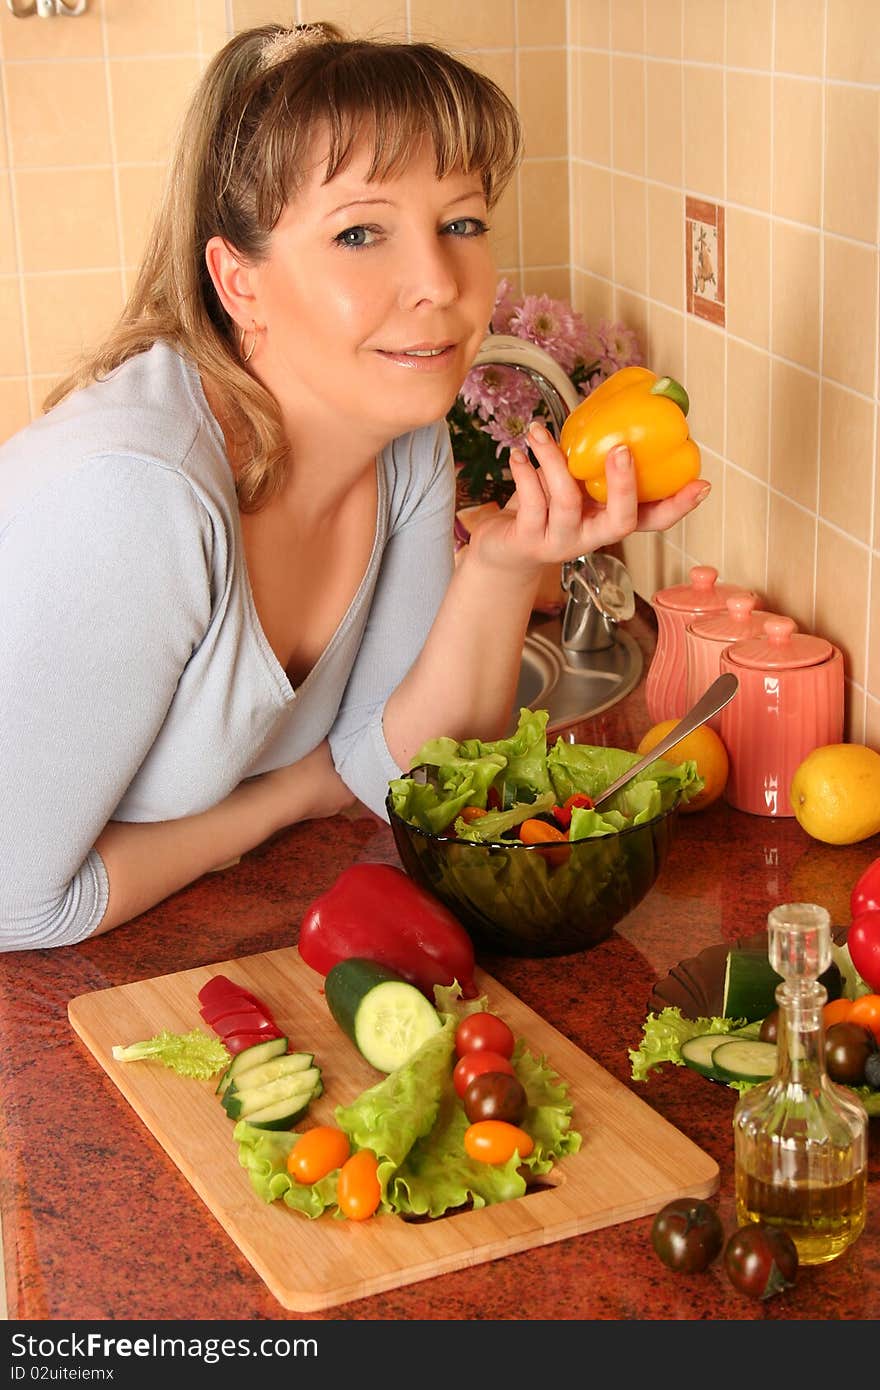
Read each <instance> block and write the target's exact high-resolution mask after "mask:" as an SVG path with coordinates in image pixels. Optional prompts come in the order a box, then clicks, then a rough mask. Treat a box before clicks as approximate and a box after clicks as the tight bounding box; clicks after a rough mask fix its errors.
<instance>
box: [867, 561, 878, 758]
mask: <svg viewBox="0 0 880 1390" xmlns="http://www.w3.org/2000/svg"><path fill="white" fill-rule="evenodd" d="M868 592H869V594H870V600H871V601H870V603H869V605H868V665H867V671H868V675H867V684H868V689H869V690H871V691H872V692H876V691H880V554H878V552H877V550H876V549H875V550H874V553H873V555H872V557H871V587H870V589H869V591H868ZM870 704H871V702H870V701H869V706H870ZM873 704H874V706H875V711H874V712H875V714H876V715H877V725H876V730H877V733H876V738H875V739H874V741H873V742H872V744H871V747H872V748H876V749H877V750H878V751H880V695H875V697H874V700H873Z"/></svg>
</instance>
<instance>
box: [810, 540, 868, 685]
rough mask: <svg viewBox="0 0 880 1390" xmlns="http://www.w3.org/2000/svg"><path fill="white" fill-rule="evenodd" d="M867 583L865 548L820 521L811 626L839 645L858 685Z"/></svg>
mask: <svg viewBox="0 0 880 1390" xmlns="http://www.w3.org/2000/svg"><path fill="white" fill-rule="evenodd" d="M868 582H869V559H868V551H867V550H866V549H865V547H864V546H863V545H857V544H856V542H855V541H854V540H852V539H851V538H850V537H849V536H843V535H841V534H840V532H839V531H835V530H834V529H833V527H831V526H826V525H825V524H824V522H822V521H820V522H819V536H818V553H817V556H816V616H815V619H814V627H815V631H816V633H817V634H818V636H820V637H825V638H826V639H827V640H828V641H829V642H834V643H835V645H836V646H838V647H840V648H841V650H842V651H843V660H844V667H845V669H846V674H847V676H848V677H849V678H850V680H855V681H858V682H859V684H860V685H862V684H864V680H865V671H866V669H867V652H866V650H865V632H866V623H865V606H864V604H865V594H867V593H868Z"/></svg>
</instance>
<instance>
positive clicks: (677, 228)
mask: <svg viewBox="0 0 880 1390" xmlns="http://www.w3.org/2000/svg"><path fill="white" fill-rule="evenodd" d="M647 192H648V237H647V242H648V294H649V295H650V296H651V298H652V299H660V300H662V302H663V303H664V304H668V305H670V306H671V307H672V308H673V309H682V308H684V281H685V249H684V221H685V219H684V199H683V197H682V194H681V192H680V191H679V189H677V188H660V187H658V186H657V185H656V184H648V186H647Z"/></svg>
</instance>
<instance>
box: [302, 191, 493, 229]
mask: <svg viewBox="0 0 880 1390" xmlns="http://www.w3.org/2000/svg"><path fill="white" fill-rule="evenodd" d="M483 197H484V194H483V190H482V188H465V189H462V190H461V192H460V193H456V194H454V196H453V197H451V198H450V199H449V201H448V202H447V203H444V205H443V208H442V209H441V211H443V210H445V209H446V208H451V207H454V206H455V205H456V203H463V202H465V201H466V200H467V199H468V198H480V199H482V198H483ZM396 206H397V203H396V201H395V200H394V199H393V198H367V197H363V198H352V199H351V200H350V201H349V202H345V203H339V204H338V205H337V206H336V207H335V208H331V210H330V211H329V212H328V213H326V214H325V221H326V220H327V218H330V217H336V216H337V215H338V214H339V213H340V212H348V211H349V209H351V208H364V207H396Z"/></svg>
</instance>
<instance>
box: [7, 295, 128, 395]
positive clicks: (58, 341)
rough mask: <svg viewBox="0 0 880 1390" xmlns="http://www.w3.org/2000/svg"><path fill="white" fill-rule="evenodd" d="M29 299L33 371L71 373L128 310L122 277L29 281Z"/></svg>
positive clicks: (30, 348) (28, 325)
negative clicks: (82, 355) (124, 311)
mask: <svg viewBox="0 0 880 1390" xmlns="http://www.w3.org/2000/svg"><path fill="white" fill-rule="evenodd" d="M24 293H25V305H26V314H27V334H28V347H29V351H30V362H31V370H32V371H33V372H35V373H38V374H39V373H44V374H47V375H51V374H53V373H55V374H60V373H63V372H66V371H67V370H69V368H70V367H72V366H73V364H74V362H75V360H76V359H77V358H78V357H79V355H80V354H81V353H82V352H85V351H88V350H89V349H90V348H92V347H94V346H95V345H96V344H97V343H98V341H99V340H100V338H101V337H102V335H103V334H104V333H106V332H107V330H108V329H109V327H110V325H111V324H112V323H113V321H114V319H115V318H116V316H117V314H118V313H119V311H120V309H121V308H122V287H121V282H120V278H119V272H118V271H115V270H114V271H110V270H102V271H92V272H82V273H80V274H77V275H26V276H25V277H24Z"/></svg>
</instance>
